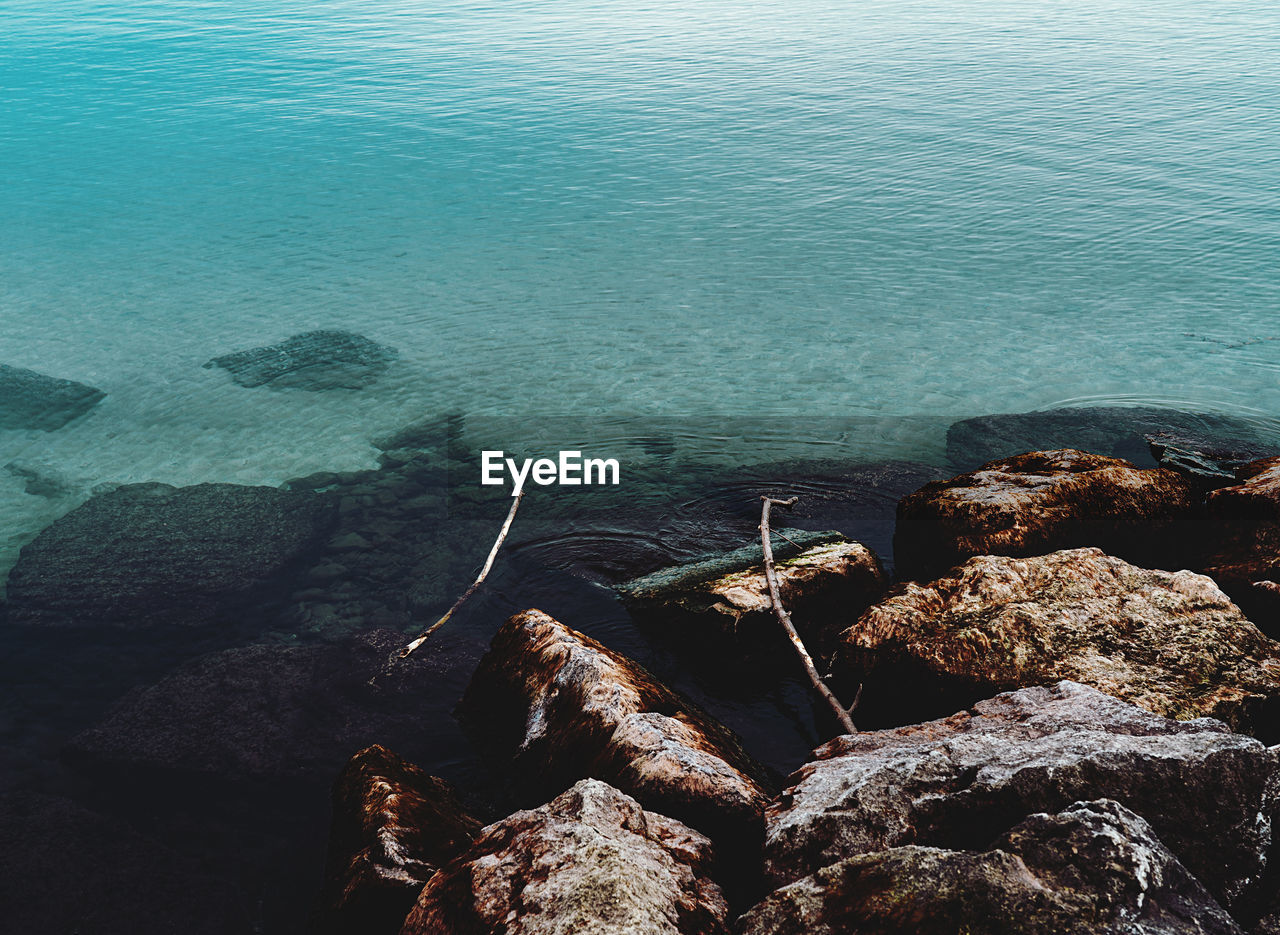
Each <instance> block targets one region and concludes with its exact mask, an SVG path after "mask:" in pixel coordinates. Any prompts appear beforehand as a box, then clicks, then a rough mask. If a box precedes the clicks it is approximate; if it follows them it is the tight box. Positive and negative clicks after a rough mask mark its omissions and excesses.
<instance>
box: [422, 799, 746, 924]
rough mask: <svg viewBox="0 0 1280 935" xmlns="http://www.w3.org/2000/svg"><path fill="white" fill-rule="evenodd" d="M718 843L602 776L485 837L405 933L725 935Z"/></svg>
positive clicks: (441, 882) (439, 878)
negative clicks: (716, 866)
mask: <svg viewBox="0 0 1280 935" xmlns="http://www.w3.org/2000/svg"><path fill="white" fill-rule="evenodd" d="M711 864H712V845H711V842H710V841H709V840H707V839H706V838H705V837H703V836H702V835H700V834H698V833H697V832H696V831H693V830H692V829H690V828H688V827H686V826H685V825H683V824H681V823H680V822H678V821H676V820H674V819H672V818H668V817H665V816H663V815H661V814H657V813H655V812H652V811H646V810H645V809H643V808H642V807H641V806H640V804H639V803H638V802H636V800H635V799H633V798H631V797H630V796H628V795H625V794H623V793H622V792H619V791H618V790H617V789H614V788H613V787H611V786H609V785H606V784H605V783H603V782H599V781H596V780H593V779H584V780H582V781H581V782H578V783H577V784H576V785H574V786H573V787H572V788H571V789H569V790H568V791H567V792H564V793H563V794H561V795H560V796H558V797H557V798H556V799H554V800H553V801H551V802H549V803H547V804H546V805H543V806H541V807H539V808H535V809H532V810H530V811H521V812H516V813H515V814H514V815H511V816H510V817H509V818H506V819H504V820H502V821H500V822H497V823H496V824H492V825H489V826H488V827H487V828H485V829H484V830H483V831H482V832H481V834H480V837H479V838H478V839H477V840H476V842H475V843H474V844H473V845H472V846H471V848H470V849H469V850H468V851H466V853H464V854H463V855H462V856H461V857H459V858H458V859H457V860H456V861H454V862H453V863H452V864H450V865H449V866H447V867H446V868H444V869H443V870H441V871H439V872H438V873H436V874H435V876H433V877H432V878H431V879H430V880H429V881H428V883H427V885H426V886H425V887H423V889H422V893H421V895H420V896H419V897H418V901H417V905H415V906H414V908H413V911H412V912H411V913H410V915H409V917H408V919H406V920H405V923H404V927H403V929H401V935H478V933H483V932H492V933H498V932H503V933H506V935H543V933H545V935H553V933H563V932H590V933H593V935H632V933H640V932H643V933H646V935H663V933H668V935H719V933H724V932H725V931H726V928H725V916H726V915H727V913H728V906H727V905H726V903H725V899H724V896H723V895H722V894H721V892H720V888H719V887H718V886H717V885H716V884H715V883H714V882H713V881H712V880H711V879H710V877H709V875H708V874H709V868H710V866H711Z"/></svg>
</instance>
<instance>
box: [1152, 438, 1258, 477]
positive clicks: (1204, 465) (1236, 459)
mask: <svg viewBox="0 0 1280 935" xmlns="http://www.w3.org/2000/svg"><path fill="white" fill-rule="evenodd" d="M1145 437H1146V441H1147V447H1148V449H1150V451H1151V456H1152V457H1153V458H1155V459H1156V463H1158V464H1159V465H1160V467H1162V468H1168V469H1169V470H1172V471H1177V472H1178V473H1180V474H1184V475H1186V476H1187V477H1188V478H1190V479H1191V480H1192V481H1194V482H1196V483H1197V484H1198V485H1199V486H1201V487H1206V488H1212V487H1224V486H1228V485H1230V484H1231V483H1233V482H1234V481H1235V479H1236V471H1238V470H1239V469H1240V468H1242V467H1244V466H1245V465H1246V464H1248V463H1249V462H1251V461H1257V460H1259V459H1261V458H1266V457H1270V456H1273V455H1275V453H1276V451H1277V450H1278V449H1280V446H1276V445H1255V444H1249V443H1239V444H1237V446H1236V447H1224V446H1223V445H1222V444H1206V443H1205V440H1204V439H1199V438H1187V437H1185V436H1182V435H1178V434H1176V433H1174V432H1157V433H1155V434H1152V435H1147V436H1145Z"/></svg>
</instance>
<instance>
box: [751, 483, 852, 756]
mask: <svg viewBox="0 0 1280 935" xmlns="http://www.w3.org/2000/svg"><path fill="white" fill-rule="evenodd" d="M760 499H761V500H763V501H764V508H763V509H762V510H761V511H760V546H761V548H762V549H763V550H764V576H765V580H767V581H768V582H769V600H770V601H771V602H772V604H773V612H774V613H775V614H777V617H778V622H779V623H780V624H782V628H783V629H784V630H786V631H787V637H788V638H789V639H790V640H791V645H792V646H794V647H795V649H796V653H797V654H798V655H799V656H800V661H801V662H803V663H804V670H805V672H806V673H808V675H809V681H810V682H812V683H813V687H814V689H815V690H816V691H817V692H818V694H819V695H821V696H822V697H823V698H824V699H825V700H826V702H827V704H829V705H830V706H831V711H832V713H834V714H835V716H836V719H837V720H838V721H839V722H840V726H841V727H843V728H844V730H845V732H846V733H849V734H856V733H857V732H858V728H857V727H856V726H854V723H853V718H852V717H851V716H850V714H849V712H850V711H852V710H853V708H854V707H856V706H857V704H858V700H857V699H855V700H854V702H853V705H852V706H851V707H849V708H846V707H845V706H844V705H842V704H840V700H839V699H838V698H836V696H835V694H833V693H832V691H831V689H829V688H828V687H827V683H826V682H824V681H823V680H822V676H820V675H818V669H817V667H815V666H814V664H813V657H812V656H810V655H809V650H807V649H805V646H804V641H803V640H801V639H800V634H799V633H797V632H796V628H795V624H793V623H792V622H791V615H790V614H789V613H787V611H786V609H785V608H784V607H783V606H782V597H781V596H780V595H779V593H778V573H777V572H776V571H775V570H774V567H773V544H772V543H771V542H770V541H769V508H770V507H772V506H773V505H774V504H775V503H776V504H777V505H778V506H793V505H794V504H795V502H796V498H795V497H792V498H791V499H790V500H775V499H773V498H772V497H761V498H760ZM858 697H859V698H861V697H862V689H858Z"/></svg>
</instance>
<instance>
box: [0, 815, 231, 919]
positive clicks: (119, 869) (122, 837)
mask: <svg viewBox="0 0 1280 935" xmlns="http://www.w3.org/2000/svg"><path fill="white" fill-rule="evenodd" d="M0 842H3V845H2V846H0V919H3V920H4V922H3V925H4V929H5V931H7V932H14V933H18V932H86V933H87V932H95V933H96V932H102V933H106V932H130V933H136V935H172V933H174V932H184V933H191V935H234V933H243V935H249V933H250V932H253V931H254V930H255V929H254V927H253V926H252V925H251V920H250V918H249V915H248V913H247V912H246V911H245V908H244V907H245V905H246V904H247V903H248V900H247V899H246V898H244V896H243V895H242V894H241V893H240V892H239V890H238V889H237V888H236V887H235V886H233V885H232V884H230V883H228V882H226V881H224V880H222V879H220V878H218V877H213V876H209V875H207V874H206V873H204V872H203V871H202V870H201V868H200V867H199V866H197V865H196V862H195V861H193V860H188V859H186V858H185V857H183V856H181V855H179V854H177V853H174V852H173V851H171V850H169V849H168V848H166V847H164V846H163V845H161V844H159V843H157V842H156V841H152V840H150V839H148V838H146V837H144V836H142V835H141V834H139V833H138V832H136V831H134V830H133V829H132V828H130V827H129V826H128V825H127V824H125V823H124V822H121V821H119V820H117V819H114V818H109V817H106V816H103V815H98V814H95V813H94V812H90V811H87V810H86V809H84V808H82V807H80V806H79V805H76V804H75V803H73V802H71V801H69V800H67V799H62V798H57V797H54V796H50V795H42V794H36V793H25V792H22V793H9V794H6V795H3V796H0Z"/></svg>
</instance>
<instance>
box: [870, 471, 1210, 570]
mask: <svg viewBox="0 0 1280 935" xmlns="http://www.w3.org/2000/svg"><path fill="white" fill-rule="evenodd" d="M1194 506H1195V487H1194V485H1193V484H1192V483H1191V482H1190V481H1189V480H1188V479H1187V478H1186V477H1184V476H1183V475H1182V474H1179V473H1178V472H1175V471H1171V470H1165V469H1150V470H1144V469H1140V468H1136V467H1134V466H1133V465H1132V464H1130V463H1129V462H1128V461H1121V460H1118V459H1116V458H1108V457H1104V456H1102V455H1093V454H1087V453H1086V452H1083V451H1076V450H1073V449H1063V450H1058V451H1036V452H1031V453H1029V454H1021V455H1017V456H1016V457H1012V458H1006V459H1003V460H1000V461H991V462H989V463H987V464H984V465H983V466H982V467H981V468H979V469H978V470H976V471H974V472H972V473H970V474H962V475H960V476H959V477H953V478H952V479H951V480H946V481H936V482H934V483H931V484H926V485H925V486H924V487H922V488H921V489H920V490H918V491H916V492H915V493H913V494H911V495H910V496H908V497H905V498H903V500H902V501H901V502H900V503H899V505H898V531H897V534H896V535H895V537H894V554H895V557H896V561H897V570H898V573H899V575H900V576H902V577H908V578H921V579H927V578H931V577H933V576H935V575H938V574H941V573H942V572H944V571H946V570H947V569H948V568H950V567H952V566H953V565H958V564H959V563H960V562H963V561H964V560H965V559H967V558H970V557H972V556H974V555H1016V556H1024V555H1042V554H1044V553H1045V552H1053V551H1056V550H1058V549H1070V548H1076V547H1078V546H1088V545H1093V546H1098V547H1099V548H1101V549H1103V550H1104V551H1106V552H1109V553H1111V554H1113V555H1119V556H1122V557H1124V558H1127V559H1130V560H1131V561H1135V562H1137V563H1138V564H1141V565H1149V566H1154V567H1166V566H1167V565H1169V564H1172V565H1173V567H1185V565H1186V562H1185V555H1186V552H1187V548H1186V547H1185V546H1183V547H1182V550H1181V551H1182V555H1179V554H1178V545H1179V544H1178V536H1176V535H1171V534H1170V533H1171V531H1173V527H1174V524H1175V523H1176V522H1177V521H1178V520H1183V519H1186V518H1187V517H1189V515H1190V513H1191V511H1192V509H1193V507H1194ZM1171 557H1173V559H1174V560H1173V561H1172V562H1169V561H1167V560H1168V559H1169V558H1171Z"/></svg>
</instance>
